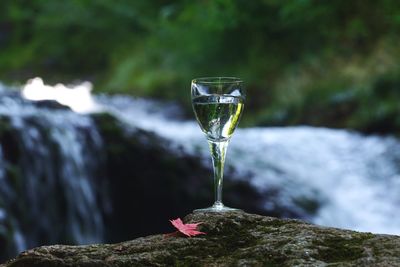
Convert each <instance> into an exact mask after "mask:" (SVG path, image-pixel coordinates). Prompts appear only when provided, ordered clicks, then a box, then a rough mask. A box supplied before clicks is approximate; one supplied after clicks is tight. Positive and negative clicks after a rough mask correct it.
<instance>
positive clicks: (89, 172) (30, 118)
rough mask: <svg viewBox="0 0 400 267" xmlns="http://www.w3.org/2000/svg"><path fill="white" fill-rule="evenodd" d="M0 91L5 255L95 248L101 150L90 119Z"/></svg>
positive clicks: (99, 230)
mask: <svg viewBox="0 0 400 267" xmlns="http://www.w3.org/2000/svg"><path fill="white" fill-rule="evenodd" d="M0 87H1V89H2V90H1V91H0V94H1V96H0V124H1V125H2V129H1V133H0V141H1V142H0V183H1V186H0V230H1V229H2V228H3V229H8V230H9V231H10V232H11V233H12V236H13V237H12V238H13V244H14V247H10V248H7V249H8V253H9V254H11V253H13V251H22V250H24V249H27V248H31V247H35V246H38V245H41V244H42V242H45V243H47V244H49V243H58V242H60V241H62V242H63V243H70V244H77V243H78V244H85V243H94V242H96V243H97V242H102V241H103V232H104V231H103V230H104V229H103V228H104V226H103V222H102V216H103V215H102V212H103V211H104V207H102V201H100V200H99V194H101V192H98V191H99V188H101V186H99V185H98V184H102V183H103V182H104V179H103V178H102V177H101V175H100V172H99V170H100V166H101V163H102V159H101V155H102V152H101V151H102V149H103V147H102V146H103V144H102V139H101V136H100V135H99V133H98V131H97V129H96V127H95V125H94V123H93V121H92V119H91V118H90V116H87V115H82V114H77V113H75V112H73V111H71V110H70V109H69V108H65V107H62V106H54V104H53V103H50V102H45V101H44V102H43V101H42V102H36V103H35V102H31V101H27V100H25V99H23V98H22V97H21V95H20V93H19V92H18V91H14V90H5V89H4V86H0ZM94 155H98V156H94ZM99 156H100V157H99ZM6 174H7V175H6ZM95 184H96V186H95ZM22 196H23V197H22ZM102 197H106V195H102ZM11 243H12V242H11Z"/></svg>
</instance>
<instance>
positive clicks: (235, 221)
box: [1, 212, 400, 267]
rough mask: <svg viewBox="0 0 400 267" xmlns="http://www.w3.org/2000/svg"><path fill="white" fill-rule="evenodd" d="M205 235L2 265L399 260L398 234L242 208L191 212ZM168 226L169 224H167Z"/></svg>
mask: <svg viewBox="0 0 400 267" xmlns="http://www.w3.org/2000/svg"><path fill="white" fill-rule="evenodd" d="M184 221H185V222H203V224H202V225H201V227H200V230H202V231H204V232H206V233H207V234H206V235H200V236H197V237H192V238H187V237H183V236H165V235H162V234H160V235H153V236H148V237H143V238H137V239H135V240H132V241H127V242H123V243H118V244H104V245H87V246H65V245H55V246H45V247H39V248H35V249H32V250H29V251H26V252H23V253H21V254H20V255H19V256H18V257H17V258H16V259H14V260H11V261H9V262H8V263H5V264H4V265H1V267H25V266H31V267H35V266H46V267H51V266H57V267H62V266H92V267H94V266H327V265H329V266H400V237H399V236H390V235H376V234H371V233H359V232H354V231H349V230H341V229H336V228H328V227H321V226H316V225H312V224H308V223H305V222H302V221H299V220H290V219H277V218H272V217H264V216H260V215H254V214H248V213H244V212H230V213H224V214H223V213H220V214H218V213H217V214H215V213H195V214H190V215H188V216H186V218H185V219H184ZM164 223H165V224H168V222H167V221H165V222H164ZM171 229H172V227H171Z"/></svg>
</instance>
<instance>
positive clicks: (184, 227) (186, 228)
mask: <svg viewBox="0 0 400 267" xmlns="http://www.w3.org/2000/svg"><path fill="white" fill-rule="evenodd" d="M170 222H171V223H172V225H173V226H175V228H176V229H178V231H179V232H181V233H182V234H184V235H186V236H189V237H191V236H196V235H205V234H206V233H204V232H200V231H198V230H197V226H198V225H199V224H201V222H200V223H187V224H184V223H183V222H182V220H181V219H180V218H178V219H175V220H170Z"/></svg>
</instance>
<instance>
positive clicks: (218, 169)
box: [191, 77, 245, 212]
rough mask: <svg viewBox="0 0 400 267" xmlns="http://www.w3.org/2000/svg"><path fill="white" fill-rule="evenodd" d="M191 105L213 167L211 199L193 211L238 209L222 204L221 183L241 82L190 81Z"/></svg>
mask: <svg viewBox="0 0 400 267" xmlns="http://www.w3.org/2000/svg"><path fill="white" fill-rule="evenodd" d="M191 90H192V106H193V110H194V113H195V115H196V119H197V122H198V123H199V125H200V128H201V130H202V131H203V132H204V134H205V135H206V137H207V141H208V144H209V147H210V151H211V156H212V162H213V169H214V196H215V202H214V205H212V206H211V207H209V208H205V209H197V210H194V211H195V212H225V211H235V210H238V209H234V208H229V207H226V206H224V204H222V182H223V176H224V163H225V155H226V149H227V147H228V144H229V140H230V139H231V137H232V134H233V132H234V131H235V129H236V126H237V125H238V123H239V120H240V117H241V115H242V111H243V107H244V100H245V94H244V88H243V81H242V80H241V79H239V78H235V77H207V78H198V79H193V80H192V86H191Z"/></svg>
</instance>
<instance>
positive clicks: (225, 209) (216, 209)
mask: <svg viewBox="0 0 400 267" xmlns="http://www.w3.org/2000/svg"><path fill="white" fill-rule="evenodd" d="M229 211H242V210H241V209H235V208H229V207H227V206H224V204H222V203H220V202H219V203H218V202H216V203H214V205H212V206H211V207H209V208H205V209H196V210H194V211H193V212H229Z"/></svg>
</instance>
